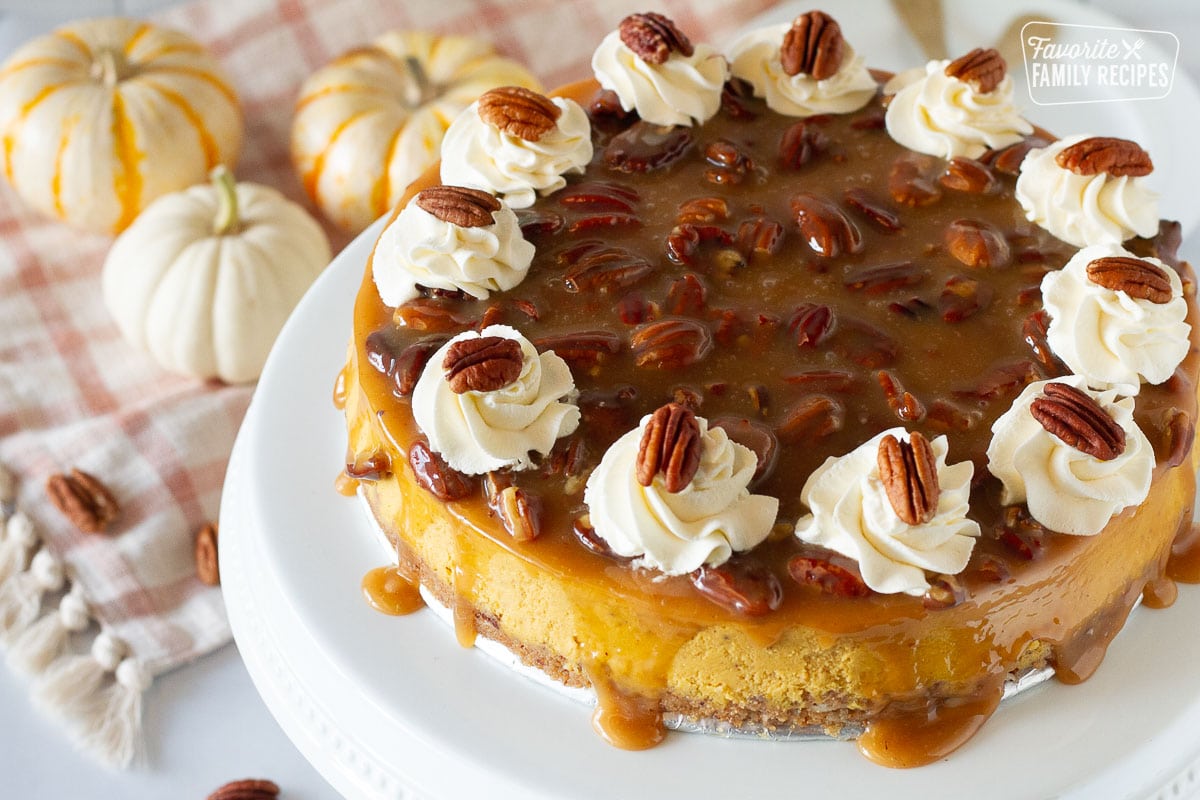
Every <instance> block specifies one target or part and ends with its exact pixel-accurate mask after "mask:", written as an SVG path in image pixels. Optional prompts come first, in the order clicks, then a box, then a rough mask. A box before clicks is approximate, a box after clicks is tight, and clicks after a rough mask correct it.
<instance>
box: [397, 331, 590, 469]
mask: <svg viewBox="0 0 1200 800" xmlns="http://www.w3.org/2000/svg"><path fill="white" fill-rule="evenodd" d="M507 342H511V343H512V344H511V345H510V344H506V343H507ZM576 394H577V393H576V390H575V381H574V380H573V379H572V377H571V370H570V368H569V367H567V364H566V362H565V361H563V360H562V359H561V358H559V357H558V356H557V355H555V354H554V353H553V352H546V353H541V354H539V353H538V351H537V349H536V348H535V347H534V346H533V344H532V343H531V342H530V341H529V340H528V339H526V338H525V337H524V336H522V335H521V334H520V332H518V331H517V330H515V329H513V328H510V327H508V326H507V325H489V326H488V327H486V328H484V329H483V330H482V331H480V332H478V333H476V332H474V331H466V332H464V333H460V334H459V335H458V336H455V337H454V338H453V339H451V340H450V341H448V342H447V343H446V344H444V345H443V346H442V347H441V348H440V349H439V350H438V351H437V352H435V353H434V354H433V355H432V356H431V357H430V359H429V361H428V363H427V364H426V365H425V368H424V369H423V370H422V372H421V377H420V379H418V380H417V384H416V387H415V388H414V389H413V394H412V412H413V418H414V419H415V420H416V423H417V426H418V427H419V428H420V429H421V430H422V431H423V432H424V433H425V436H426V437H427V438H428V439H429V446H430V447H431V448H433V450H435V451H436V452H437V453H439V454H440V455H441V456H442V458H444V459H445V460H446V463H448V464H449V465H450V466H451V467H453V468H454V469H456V470H458V471H459V472H462V473H465V474H467V475H480V474H483V473H485V472H490V471H492V470H497V469H504V468H506V467H511V468H512V469H515V470H522V469H528V468H530V467H531V466H533V459H532V457H531V456H530V453H531V452H536V453H542V454H545V453H548V452H549V451H550V449H551V448H552V447H553V446H554V442H555V440H557V439H558V438H559V437H560V436H567V435H569V434H571V433H572V432H574V430H575V429H576V428H577V427H579V408H578V407H577V406H575V405H574V402H573V401H574V399H575V396H576Z"/></svg>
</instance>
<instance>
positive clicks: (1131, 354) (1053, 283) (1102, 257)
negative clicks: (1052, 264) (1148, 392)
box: [1042, 244, 1191, 395]
mask: <svg viewBox="0 0 1200 800" xmlns="http://www.w3.org/2000/svg"><path fill="white" fill-rule="evenodd" d="M1042 300H1043V303H1044V304H1045V307H1046V310H1047V311H1048V312H1049V313H1050V325H1049V327H1048V329H1047V333H1046V340H1047V342H1048V343H1049V345H1050V348H1051V349H1052V350H1053V351H1054V353H1055V355H1057V356H1058V357H1059V358H1061V359H1062V360H1063V363H1065V364H1066V365H1067V366H1068V367H1070V368H1071V371H1072V372H1073V373H1075V374H1076V375H1080V376H1082V377H1083V378H1085V379H1086V380H1087V382H1088V385H1089V386H1092V387H1093V388H1097V389H1108V388H1119V390H1120V392H1121V393H1122V394H1130V395H1133V394H1137V393H1138V391H1139V390H1140V389H1141V384H1142V383H1143V382H1145V383H1155V384H1157V383H1162V382H1163V381H1165V380H1166V379H1167V378H1170V377H1171V375H1172V374H1174V372H1175V368H1176V367H1178V366H1179V364H1180V362H1182V361H1183V357H1184V356H1186V355H1187V352H1188V349H1189V347H1190V343H1189V341H1188V335H1189V334H1190V333H1191V326H1190V325H1188V323H1187V322H1185V319H1186V317H1187V301H1186V300H1184V298H1183V284H1182V282H1181V281H1180V279H1179V275H1178V273H1176V272H1175V270H1174V269H1172V268H1171V267H1169V266H1167V265H1166V264H1164V263H1163V262H1162V261H1159V260H1158V259H1157V258H1139V257H1137V256H1135V255H1133V253H1130V252H1128V251H1127V250H1125V249H1123V248H1122V247H1121V246H1120V245H1115V244H1108V245H1093V246H1091V247H1085V248H1084V249H1082V250H1080V251H1079V252H1078V253H1076V254H1075V256H1074V257H1072V258H1071V260H1070V261H1068V262H1067V263H1066V265H1065V266H1064V267H1063V268H1062V269H1060V270H1056V271H1054V272H1048V273H1046V276H1045V277H1044V278H1042Z"/></svg>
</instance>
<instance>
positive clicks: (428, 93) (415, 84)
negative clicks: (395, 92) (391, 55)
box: [404, 56, 434, 108]
mask: <svg viewBox="0 0 1200 800" xmlns="http://www.w3.org/2000/svg"><path fill="white" fill-rule="evenodd" d="M404 66H405V68H406V69H407V70H408V78H409V83H408V85H407V86H406V87H405V92H404V102H405V103H406V104H407V105H408V107H409V108H419V107H420V106H422V105H424V104H425V103H426V102H427V101H428V100H429V99H430V98H431V97H432V96H433V94H434V88H433V84H432V83H430V81H429V75H428V73H426V72H425V68H424V67H423V66H421V59H419V58H417V57H416V56H405V57H404Z"/></svg>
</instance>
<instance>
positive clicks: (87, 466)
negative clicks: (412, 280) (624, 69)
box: [0, 0, 772, 760]
mask: <svg viewBox="0 0 1200 800" xmlns="http://www.w3.org/2000/svg"><path fill="white" fill-rule="evenodd" d="M771 3H772V0H662V1H661V2H653V1H652V2H643V1H642V0H614V1H612V2H604V3H601V2H596V1H595V0H523V1H522V0H512V1H511V2H504V1H502V0H437V2H430V1H428V0H421V1H420V2H416V1H409V0H401V1H399V2H397V0H239V2H230V1H229V0H200V2H195V3H192V4H190V5H187V6H183V7H180V8H177V9H173V10H171V11H169V12H167V13H164V14H162V15H160V17H159V18H158V19H157V20H156V21H157V22H160V23H162V24H164V25H167V26H168V27H174V28H177V29H179V30H182V31H186V32H187V33H188V34H190V35H191V36H193V37H195V38H196V39H198V40H199V41H201V42H202V43H204V44H206V45H207V46H208V47H210V48H211V50H212V51H213V52H214V54H215V55H216V56H217V58H218V59H219V60H220V61H221V62H222V63H223V65H224V67H225V69H226V71H227V72H228V73H229V75H230V76H231V78H232V79H233V82H234V84H235V86H236V88H237V90H238V92H239V93H240V95H241V98H242V101H243V106H244V112H245V123H246V137H245V144H244V149H243V155H242V158H241V162H240V163H239V165H238V167H237V174H238V177H239V179H240V180H249V181H255V182H259V183H265V184H268V185H271V186H274V187H276V188H277V189H279V190H281V191H282V192H284V193H285V194H286V195H288V196H289V197H291V198H292V199H294V200H297V201H300V202H304V203H307V201H306V200H305V198H304V195H303V192H302V190H301V187H300V183H299V181H298V179H297V177H296V175H295V173H294V172H293V170H292V167H291V162H290V159H289V155H288V142H289V130H290V125H291V109H292V104H293V102H294V99H295V97H296V94H297V91H298V89H299V86H300V84H301V82H302V81H303V80H304V79H305V78H306V77H307V76H308V75H309V74H311V73H312V72H313V71H314V70H316V69H317V68H319V67H321V66H322V65H323V64H325V63H326V62H328V61H329V60H330V59H332V58H333V57H334V56H336V55H338V54H340V53H342V52H344V51H345V50H347V49H349V48H351V47H354V46H358V45H361V44H363V43H365V42H368V41H370V40H371V39H372V38H374V37H375V36H376V35H378V34H379V33H380V32H382V31H384V30H387V29H391V28H406V29H419V30H432V31H437V32H441V33H454V34H465V35H472V36H477V37H480V38H484V39H489V40H491V41H492V42H494V43H495V45H496V46H497V48H498V50H500V51H501V52H502V53H503V54H505V55H507V56H509V57H511V58H514V59H516V60H518V61H521V62H524V63H525V64H526V65H528V66H529V67H530V68H531V69H532V71H533V72H534V73H535V74H537V75H538V76H539V77H540V78H541V79H542V81H543V82H544V83H545V84H546V85H548V86H553V85H557V84H560V83H565V82H568V81H573V80H577V79H579V78H582V77H585V76H587V75H588V74H589V73H590V56H591V52H592V50H593V49H594V48H595V46H596V45H597V43H598V42H599V40H600V38H601V37H602V36H603V35H604V34H605V33H607V32H608V31H609V30H611V29H613V28H614V27H615V26H616V23H617V22H618V21H619V20H620V19H621V18H622V17H623V16H625V15H626V14H629V13H632V12H635V11H646V10H660V11H662V12H664V13H666V14H667V15H669V16H671V17H672V18H673V19H675V20H676V22H677V23H678V24H679V25H680V27H681V28H682V29H683V30H684V31H685V32H686V33H687V34H688V35H689V36H691V37H692V38H693V39H696V40H707V41H713V42H719V41H723V40H725V39H727V37H728V34H729V33H730V32H731V31H733V30H734V29H736V28H737V27H738V26H739V25H740V24H742V22H743V21H745V20H747V19H749V18H751V17H752V16H754V15H755V14H757V13H759V12H761V11H762V10H763V9H764V8H765V7H767V6H769V5H771ZM647 6H650V7H651V8H647ZM655 6H658V8H657V9H654V8H653V7H655ZM548 32H553V44H552V45H551V44H550V43H549V42H548V40H547V33H548ZM329 233H330V236H331V240H332V242H333V244H334V246H335V249H337V248H340V247H341V246H342V245H344V244H345V243H346V237H345V235H344V234H340V233H337V232H335V231H333V230H332V229H331V230H330V231H329ZM110 243H111V240H110V239H109V238H107V237H102V236H95V235H88V234H83V233H79V232H76V231H73V230H69V229H67V228H65V227H63V226H62V225H60V224H58V223H55V222H51V221H48V220H46V219H43V218H39V217H38V216H37V215H35V214H34V213H33V212H31V211H28V210H26V209H25V208H23V207H22V206H21V204H20V202H19V201H18V200H17V198H16V197H15V195H14V194H13V193H12V192H11V190H9V189H8V188H7V187H6V186H0V465H3V466H4V467H7V469H8V471H9V472H11V473H12V474H13V475H15V476H16V478H17V496H16V501H17V506H18V507H19V508H20V509H22V510H23V512H24V513H25V514H26V515H27V517H28V519H29V520H31V522H32V525H27V526H25V529H24V530H23V533H22V532H17V531H16V530H15V527H16V526H14V525H11V524H10V525H9V528H10V530H9V535H8V538H9V539H10V540H11V539H13V538H14V537H15V536H18V534H19V533H22V535H24V536H25V537H26V539H29V541H28V542H27V543H26V544H27V545H28V547H27V548H26V552H24V554H23V556H22V558H23V561H22V564H19V565H17V566H16V569H18V570H19V569H20V567H21V566H26V565H27V566H28V567H29V568H28V569H26V570H25V571H24V574H26V575H27V576H28V575H33V576H34V577H32V578H30V577H27V578H26V584H27V585H28V586H33V585H35V584H36V585H37V586H38V587H39V591H40V592H42V593H44V594H45V599H44V600H38V603H40V604H41V605H42V609H41V610H39V609H38V608H34V609H33V610H32V611H30V609H29V607H28V603H26V605H25V606H21V603H22V602H26V601H24V600H19V601H18V600H14V601H13V603H15V605H13V604H12V603H10V606H13V608H15V610H10V611H8V612H5V611H3V610H2V608H0V618H3V617H5V616H6V614H7V619H8V622H12V623H13V625H12V626H11V627H12V629H13V630H12V631H11V632H10V634H9V635H7V637H4V636H3V635H2V634H3V632H2V631H0V638H7V640H8V641H7V642H6V643H7V644H12V643H13V641H14V640H16V639H18V638H19V634H20V633H21V630H20V629H21V628H22V627H24V628H28V626H29V624H30V623H31V622H32V621H33V619H34V617H35V616H36V615H37V614H39V613H44V614H46V615H50V614H52V613H53V609H52V608H50V606H51V605H52V602H53V600H52V598H53V596H54V592H55V591H56V590H57V591H59V592H61V591H63V590H65V588H67V587H70V588H71V591H72V592H73V593H74V594H75V595H76V596H77V597H81V598H82V599H83V600H84V601H86V608H87V610H88V612H90V617H91V618H92V619H94V620H96V621H97V622H98V623H99V625H100V627H101V629H102V630H103V631H105V633H106V636H107V638H106V639H105V640H104V644H105V648H107V649H108V650H112V649H114V647H116V648H117V649H118V650H119V651H120V652H116V653H112V652H110V653H108V655H106V656H101V655H96V658H97V659H98V660H100V661H101V662H102V663H104V667H105V669H106V670H107V671H108V672H112V673H114V674H115V675H116V677H117V679H118V682H119V681H121V680H124V679H125V678H127V677H128V674H130V673H133V674H135V677H134V678H132V679H129V680H124V682H125V683H129V684H130V685H131V686H132V687H133V688H134V689H139V688H144V684H145V683H146V682H147V681H148V680H149V679H150V678H151V677H152V676H154V675H157V674H160V673H162V672H164V671H166V670H169V669H171V668H173V667H175V666H178V665H180V664H182V663H185V662H187V661H189V660H190V659H193V658H196V657H198V656H200V655H202V654H204V653H206V652H209V651H211V650H213V649H214V648H216V647H219V646H221V645H223V644H224V643H226V642H227V641H228V640H229V635H230V634H229V627H228V624H227V622H226V619H225V614H224V608H223V606H222V601H221V595H220V592H219V591H218V590H216V589H213V588H209V587H207V586H205V585H203V584H201V583H200V582H199V581H198V580H197V578H196V574H195V567H194V562H193V555H192V537H193V535H194V533H195V531H196V530H197V529H198V528H199V527H201V526H202V525H203V524H204V523H205V522H207V521H211V520H214V519H215V517H216V514H217V508H218V503H219V497H220V491H221V484H222V480H223V477H224V473H225V467H226V461H227V459H228V456H229V451H230V448H231V446H232V444H233V439H234V435H235V434H236V432H237V429H238V425H239V423H240V422H241V419H242V416H243V413H244V412H245V409H246V406H247V403H248V401H249V397H250V393H251V388H249V387H233V386H224V385H218V384H214V383H202V382H199V381H196V380H192V379H188V378H184V377H179V376H175V375H171V374H168V373H166V372H164V371H163V370H161V369H160V368H158V367H157V366H156V365H155V364H154V362H152V361H151V360H150V359H149V358H148V357H147V356H145V355H143V354H141V353H139V352H135V351H134V350H133V349H132V348H130V347H129V346H128V345H126V344H125V342H124V341H123V340H122V338H121V336H120V335H119V333H118V331H117V328H116V327H115V325H114V324H113V322H112V320H111V319H110V318H109V316H108V314H107V311H106V309H105V307H104V305H103V304H102V303H101V302H99V301H98V298H99V296H100V291H99V278H100V268H101V265H102V263H103V260H104V256H105V253H106V251H107V250H108V247H109V245H110ZM71 467H78V468H80V469H82V470H84V471H86V472H89V473H91V474H93V475H96V476H98V477H99V478H101V479H102V480H103V481H104V482H105V483H106V484H107V485H108V486H109V487H110V488H111V489H112V491H113V492H114V494H115V495H116V497H117V498H118V500H119V501H120V503H121V506H122V509H123V510H122V514H121V517H120V519H119V521H118V523H117V524H116V525H115V526H114V527H113V529H112V530H111V534H110V535H106V536H105V535H88V534H83V533H80V532H79V531H77V530H76V529H75V528H74V527H73V526H72V525H71V524H70V523H69V522H67V521H66V520H65V519H64V518H63V517H62V515H61V514H59V513H58V512H57V511H56V509H54V508H53V507H52V506H51V505H50V504H49V503H48V502H47V500H46V495H45V490H44V484H45V482H46V479H47V477H48V476H49V475H50V474H52V473H55V472H64V471H66V470H67V469H69V468H71ZM331 491H332V489H331ZM0 499H3V498H0ZM29 529H32V530H33V531H35V532H36V535H37V541H33V539H32V537H30V536H29ZM39 548H40V552H41V553H42V554H41V555H40V556H38V558H40V559H41V562H40V564H41V566H40V567H39V566H38V564H36V563H33V562H36V561H37V560H38V559H37V558H33V559H32V561H31V560H30V558H31V557H32V556H33V555H34V553H35V552H38V551H39ZM39 570H40V571H39ZM63 572H65V577H66V584H65V585H63V581H62V578H63V575H62V573H63ZM7 582H8V584H10V589H9V594H13V590H12V589H11V584H12V583H13V579H12V578H9V579H8V581H7ZM3 583H5V577H4V576H3V575H0V584H3ZM28 586H27V587H26V588H28ZM3 594H4V592H3V591H2V590H0V595H3ZM12 599H13V598H10V600H12ZM76 605H78V603H76ZM2 606H3V597H0V607H2ZM73 607H74V606H73ZM22 608H24V611H22V610H21V609H22ZM63 608H64V609H65V608H66V604H65V603H64V606H63ZM22 614H23V615H24V619H23V621H21V622H19V623H18V622H16V617H17V616H20V615H22ZM62 615H63V619H68V618H69V615H68V614H67V611H66V610H63V611H62ZM76 616H78V615H76ZM3 624H6V623H5V620H4V619H0V625H3ZM69 627H70V628H71V630H76V629H77V628H79V627H80V625H79V623H78V622H76V624H75V625H73V626H69ZM94 630H95V629H94V628H93V632H94ZM39 635H42V636H43V638H48V637H52V636H53V635H54V634H53V632H52V631H49V628H47V632H44V633H42V634H39ZM63 636H65V635H63ZM74 638H83V637H73V639H74ZM85 642H86V640H85ZM114 643H115V644H114ZM70 644H74V645H75V649H76V650H79V649H80V646H79V645H78V643H75V642H73V641H72V642H71V643H70ZM40 646H41V647H43V649H45V647H46V646H48V645H45V644H44V643H43V644H42V645H40ZM65 647H66V649H67V651H68V652H69V650H70V646H69V645H68V646H65ZM105 648H99V649H100V650H104V649H105ZM60 649H61V648H60ZM92 652H93V653H96V652H97V648H96V647H93V648H92ZM26 660H27V661H28V659H26ZM122 660H125V661H126V662H128V663H130V664H132V666H131V667H130V669H128V670H126V671H125V674H124V675H123V673H122V671H121V670H120V669H117V667H118V664H119V662H121V661H122ZM45 661H46V657H42V658H40V660H39V659H33V662H35V663H34V666H33V667H32V668H30V670H29V671H31V672H35V673H36V672H46V671H48V670H47V669H46V664H45V663H42V662H45ZM137 676H140V677H137ZM31 677H32V678H33V680H34V681H35V683H36V681H37V679H38V678H39V675H36V674H35V675H33V676H31ZM78 680H79V679H78V678H75V677H72V676H70V675H59V676H58V681H59V683H60V684H70V683H72V682H78ZM110 680H111V679H110ZM60 688H61V687H60ZM66 688H69V687H66ZM35 693H36V685H35ZM93 749H95V748H93ZM102 755H103V754H102ZM109 757H110V758H112V755H111V754H109ZM124 759H125V756H124V755H117V756H116V760H124Z"/></svg>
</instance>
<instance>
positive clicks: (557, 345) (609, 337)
mask: <svg viewBox="0 0 1200 800" xmlns="http://www.w3.org/2000/svg"><path fill="white" fill-rule="evenodd" d="M533 345H534V347H536V348H537V349H538V352H542V353H544V352H546V351H547V350H553V351H554V353H555V354H556V355H557V356H558V357H559V358H561V359H562V360H563V361H566V362H567V363H569V364H573V365H577V366H580V367H585V368H587V367H594V366H596V365H597V364H599V363H600V362H601V361H604V360H606V359H607V358H609V357H610V356H613V355H615V354H617V353H619V352H620V350H621V337H620V336H618V335H617V334H615V333H612V332H611V331H575V332H573V333H559V334H554V335H552V336H543V337H541V338H540V339H536V340H534V343H533Z"/></svg>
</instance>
